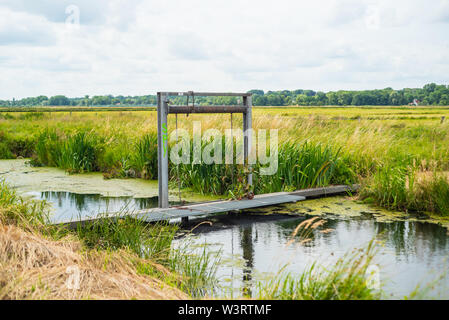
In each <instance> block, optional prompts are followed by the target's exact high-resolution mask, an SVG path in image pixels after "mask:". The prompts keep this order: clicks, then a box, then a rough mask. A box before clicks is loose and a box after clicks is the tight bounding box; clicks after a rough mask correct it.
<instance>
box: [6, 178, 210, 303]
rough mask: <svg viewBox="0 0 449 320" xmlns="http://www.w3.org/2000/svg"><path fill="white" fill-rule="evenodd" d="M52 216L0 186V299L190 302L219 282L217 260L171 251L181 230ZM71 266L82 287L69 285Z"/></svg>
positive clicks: (42, 205)
mask: <svg viewBox="0 0 449 320" xmlns="http://www.w3.org/2000/svg"><path fill="white" fill-rule="evenodd" d="M47 218H48V212H47V207H46V205H45V203H44V202H41V201H31V200H24V199H23V198H21V197H19V196H17V195H16V194H15V192H14V191H12V190H11V189H10V188H9V187H8V186H7V185H6V184H4V183H1V184H0V229H1V232H0V244H1V245H0V299H73V298H74V299H131V298H139V299H186V298H192V297H198V296H200V295H203V294H205V293H206V292H209V291H210V290H211V289H212V288H213V287H214V285H215V281H216V279H215V268H216V265H217V263H218V257H217V256H216V255H212V254H209V253H207V252H204V253H203V254H200V255H198V254H193V252H192V251H190V250H189V247H188V246H185V247H182V248H177V249H174V248H172V247H171V244H172V241H173V238H174V235H175V233H176V230H177V227H176V226H172V225H168V224H157V225H150V224H144V223H142V222H140V221H138V220H134V219H119V220H115V221H114V220H103V221H101V222H93V223H88V224H84V225H82V226H81V225H79V226H78V227H77V228H76V229H68V228H66V227H61V226H51V225H49V224H47ZM74 266H75V267H76V269H77V270H78V271H79V272H80V283H79V288H80V289H79V290H71V289H69V288H67V286H65V285H64V283H65V281H66V280H67V278H68V276H69V275H68V272H69V271H67V270H69V269H70V268H72V269H73V267H74ZM70 270H71V269H70Z"/></svg>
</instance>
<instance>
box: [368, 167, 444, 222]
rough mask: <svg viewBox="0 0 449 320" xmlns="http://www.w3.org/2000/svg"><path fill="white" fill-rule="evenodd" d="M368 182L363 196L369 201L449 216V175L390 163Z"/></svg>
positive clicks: (407, 209)
mask: <svg viewBox="0 0 449 320" xmlns="http://www.w3.org/2000/svg"><path fill="white" fill-rule="evenodd" d="M364 184H365V185H364V187H363V188H362V189H361V191H360V196H361V198H362V199H364V200H365V201H367V202H373V203H375V204H377V205H379V206H382V207H385V208H388V209H392V210H401V211H417V212H431V213H436V214H439V215H443V216H446V215H449V177H448V176H447V175H444V174H442V173H439V172H437V171H434V172H425V171H424V172H422V171H421V172H420V171H418V170H417V169H416V168H413V167H390V166H387V167H385V168H381V169H379V170H378V172H377V173H375V174H374V175H373V176H372V177H370V178H368V179H366V181H365V182H364Z"/></svg>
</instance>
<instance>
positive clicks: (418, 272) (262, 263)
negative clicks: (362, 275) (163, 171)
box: [28, 192, 449, 299]
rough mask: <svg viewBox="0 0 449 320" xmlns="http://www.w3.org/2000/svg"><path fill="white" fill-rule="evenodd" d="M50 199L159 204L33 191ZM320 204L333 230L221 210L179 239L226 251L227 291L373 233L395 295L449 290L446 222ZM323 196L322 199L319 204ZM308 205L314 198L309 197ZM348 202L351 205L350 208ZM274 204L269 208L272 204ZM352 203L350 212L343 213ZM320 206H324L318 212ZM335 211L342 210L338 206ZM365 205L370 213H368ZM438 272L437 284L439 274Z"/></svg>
mask: <svg viewBox="0 0 449 320" xmlns="http://www.w3.org/2000/svg"><path fill="white" fill-rule="evenodd" d="M28 194H29V195H32V196H34V197H35V198H38V199H42V200H46V201H48V202H50V203H51V204H52V206H53V209H54V212H55V214H54V217H55V218H57V219H60V218H61V217H70V216H71V217H77V216H80V215H81V216H83V215H91V214H95V213H98V212H115V211H120V210H138V209H144V208H151V207H155V206H157V198H154V197H153V198H137V199H136V198H132V197H104V196H100V195H95V194H92V195H85V194H76V193H70V192H34V193H28ZM313 201H314V208H315V209H314V210H311V209H310V210H308V211H319V210H323V211H325V213H326V214H325V215H323V216H322V217H321V218H322V219H324V220H325V221H326V228H328V229H331V232H329V233H321V232H318V231H317V232H314V234H313V235H312V237H311V241H309V242H307V243H303V244H299V243H293V244H291V245H287V243H288V241H289V240H290V238H291V234H292V232H293V230H294V229H295V228H296V226H297V225H298V224H299V223H301V222H302V221H304V219H305V218H306V217H308V215H307V214H304V213H301V215H300V216H297V217H291V216H290V217H286V216H276V215H274V216H266V217H264V216H261V214H263V212H264V210H265V209H263V210H259V213H258V216H257V219H256V218H254V219H253V218H248V217H247V216H245V215H244V214H240V215H237V216H226V215H222V216H216V217H214V218H213V219H212V220H213V222H214V223H213V225H212V226H211V227H210V228H209V227H208V226H207V225H205V226H203V227H202V228H199V229H197V231H198V232H197V233H195V234H192V235H189V236H188V237H189V239H186V238H185V237H183V238H180V239H177V240H176V242H175V245H176V244H179V243H180V242H182V241H191V243H192V245H193V246H195V247H197V248H198V250H201V248H202V247H203V246H204V245H206V246H207V247H208V249H209V250H210V251H215V252H220V253H221V263H220V264H219V268H218V271H217V276H218V278H219V281H220V288H218V289H217V292H216V294H217V295H218V296H222V297H239V296H241V295H242V294H245V295H254V294H256V291H257V287H256V286H255V283H256V282H258V281H266V280H268V279H270V278H271V277H273V275H275V274H276V273H277V272H279V270H281V269H283V270H285V271H288V272H292V273H297V274H300V273H301V272H302V271H303V270H304V269H305V268H307V267H308V266H310V265H311V264H312V263H313V262H318V263H319V264H323V265H332V264H333V263H334V262H335V261H336V260H337V259H338V258H340V257H342V256H343V255H344V254H345V253H348V252H350V251H351V250H353V249H354V248H363V247H365V246H366V245H367V244H368V242H369V241H370V240H372V239H376V240H378V242H379V244H378V249H379V252H378V254H377V256H376V257H375V261H374V264H375V265H376V266H378V267H379V268H380V280H381V283H382V285H383V290H384V292H385V293H386V295H387V297H386V298H388V297H391V298H402V297H403V296H404V295H408V294H410V293H411V292H412V291H413V290H414V289H415V288H416V286H418V285H421V288H422V289H428V292H427V296H428V297H433V298H446V299H447V298H449V275H448V273H447V272H448V270H449V268H448V266H449V261H448V258H449V236H448V231H447V229H446V228H444V227H441V226H438V225H436V224H431V223H427V222H420V221H408V220H406V221H399V220H398V221H394V220H393V221H391V220H385V221H379V220H376V219H374V218H373V216H372V215H371V214H370V213H369V212H370V211H373V208H371V207H368V206H366V205H361V204H358V205H357V206H355V207H351V204H352V203H353V201H351V200H348V199H345V198H344V197H336V198H327V199H323V200H313ZM320 201H323V203H324V204H323V205H322V206H319V205H318V206H317V203H318V204H319V203H320ZM301 206H307V201H305V202H303V204H301ZM342 208H345V210H342ZM272 211H273V208H267V209H266V212H267V213H268V212H272ZM341 211H346V212H345V215H338V214H336V213H341ZM314 213H317V212H314ZM334 213H335V214H334ZM361 213H362V214H361ZM437 278H439V279H438V281H436V282H435V283H433V286H432V285H429V284H431V282H432V281H433V280H435V279H437Z"/></svg>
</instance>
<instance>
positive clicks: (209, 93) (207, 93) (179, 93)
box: [158, 91, 252, 97]
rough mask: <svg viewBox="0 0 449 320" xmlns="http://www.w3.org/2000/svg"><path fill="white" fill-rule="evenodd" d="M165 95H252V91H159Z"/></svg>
mask: <svg viewBox="0 0 449 320" xmlns="http://www.w3.org/2000/svg"><path fill="white" fill-rule="evenodd" d="M158 94H161V95H165V96H190V97H192V96H195V97H250V96H251V95H252V93H236V92H192V91H187V92H175V91H169V92H158Z"/></svg>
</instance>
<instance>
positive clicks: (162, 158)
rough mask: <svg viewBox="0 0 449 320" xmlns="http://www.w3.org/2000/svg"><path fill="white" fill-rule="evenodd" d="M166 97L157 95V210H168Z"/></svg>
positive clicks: (160, 94)
mask: <svg viewBox="0 0 449 320" xmlns="http://www.w3.org/2000/svg"><path fill="white" fill-rule="evenodd" d="M167 98H168V97H167V96H166V95H164V94H162V93H158V94H157V133H158V134H157V156H158V177H157V180H158V185H159V200H158V202H159V208H168V207H169V206H168V156H169V154H168V127H167V115H168V101H167Z"/></svg>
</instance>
